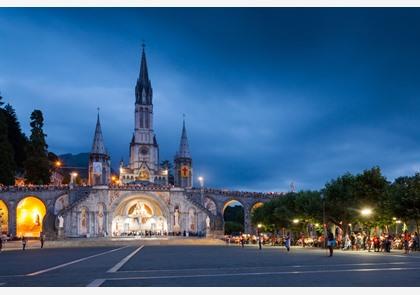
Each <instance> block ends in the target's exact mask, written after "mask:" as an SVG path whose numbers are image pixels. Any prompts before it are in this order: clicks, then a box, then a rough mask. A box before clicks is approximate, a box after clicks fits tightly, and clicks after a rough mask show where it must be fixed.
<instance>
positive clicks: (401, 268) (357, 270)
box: [91, 267, 420, 286]
mask: <svg viewBox="0 0 420 295" xmlns="http://www.w3.org/2000/svg"><path fill="white" fill-rule="evenodd" d="M403 270H420V267H392V268H362V269H360V268H355V269H338V270H308V271H275V272H246V273H219V274H202V275H178V276H151V277H126V278H107V279H97V280H95V281H93V282H92V283H91V284H93V283H94V282H95V283H96V284H97V285H98V284H99V285H98V286H100V285H102V284H103V283H104V282H105V281H124V280H155V279H160V280H161V279H184V278H209V277H229V276H230V277H234V276H268V275H294V274H311V273H331V272H333V273H336V272H371V271H403Z"/></svg>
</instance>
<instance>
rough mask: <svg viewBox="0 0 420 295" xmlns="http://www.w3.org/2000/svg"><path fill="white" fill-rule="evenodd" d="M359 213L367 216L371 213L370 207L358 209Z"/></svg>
mask: <svg viewBox="0 0 420 295" xmlns="http://www.w3.org/2000/svg"><path fill="white" fill-rule="evenodd" d="M360 213H362V215H363V216H369V215H371V214H372V209H370V208H365V209H362V211H360Z"/></svg>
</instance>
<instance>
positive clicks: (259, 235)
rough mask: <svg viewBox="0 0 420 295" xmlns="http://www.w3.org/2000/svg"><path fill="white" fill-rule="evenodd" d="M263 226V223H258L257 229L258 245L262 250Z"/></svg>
mask: <svg viewBox="0 0 420 295" xmlns="http://www.w3.org/2000/svg"><path fill="white" fill-rule="evenodd" d="M261 227H262V224H261V223H258V225H257V229H258V247H259V249H260V250H261V249H262V247H261Z"/></svg>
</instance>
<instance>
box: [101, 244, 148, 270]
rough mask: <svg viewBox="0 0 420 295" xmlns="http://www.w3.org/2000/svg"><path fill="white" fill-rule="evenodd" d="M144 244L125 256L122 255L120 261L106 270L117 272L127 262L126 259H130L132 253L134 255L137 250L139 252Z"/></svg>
mask: <svg viewBox="0 0 420 295" xmlns="http://www.w3.org/2000/svg"><path fill="white" fill-rule="evenodd" d="M143 247H144V245H141V246H140V247H138V248H137V249H136V250H134V251H133V252H131V253H130V254H128V255H127V256H126V257H124V258H123V259H122V260H121V261H120V262H118V263H117V264H115V265H114V266H113V267H111V268H110V269H109V270H108V271H107V272H110V273H114V272H117V271H118V270H119V269H120V268H121V267H123V265H124V264H126V263H127V261H128V260H130V259H131V257H133V256H134V255H136V253H137V252H139V251H140V250H141V249H143Z"/></svg>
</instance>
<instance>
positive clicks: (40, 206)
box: [16, 196, 47, 237]
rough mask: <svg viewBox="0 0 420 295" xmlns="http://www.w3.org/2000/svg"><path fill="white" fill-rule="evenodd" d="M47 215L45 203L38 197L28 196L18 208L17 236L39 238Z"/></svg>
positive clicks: (20, 202) (21, 201)
mask: <svg viewBox="0 0 420 295" xmlns="http://www.w3.org/2000/svg"><path fill="white" fill-rule="evenodd" d="M46 213H47V207H46V206H45V204H44V202H43V201H42V200H41V199H39V198H38V197H36V196H27V197H25V198H23V199H22V200H20V201H19V203H18V204H17V207H16V235H17V236H18V237H21V236H25V237H39V236H40V234H41V232H42V225H43V219H44V216H45V214H46Z"/></svg>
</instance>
